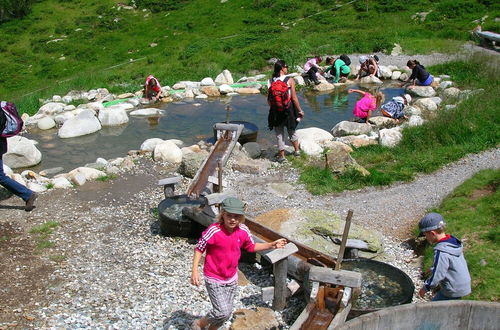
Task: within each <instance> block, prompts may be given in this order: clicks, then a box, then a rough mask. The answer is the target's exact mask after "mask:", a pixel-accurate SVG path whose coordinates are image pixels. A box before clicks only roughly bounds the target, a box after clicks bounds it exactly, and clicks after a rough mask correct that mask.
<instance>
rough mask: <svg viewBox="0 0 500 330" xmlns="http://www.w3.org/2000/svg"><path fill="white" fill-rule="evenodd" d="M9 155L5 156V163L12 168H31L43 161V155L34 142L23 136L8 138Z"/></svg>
mask: <svg viewBox="0 0 500 330" xmlns="http://www.w3.org/2000/svg"><path fill="white" fill-rule="evenodd" d="M7 146H8V148H7V153H5V154H4V155H3V162H4V164H6V165H7V166H9V167H10V168H22V167H31V166H35V165H36V164H38V163H40V162H41V161H42V153H41V152H40V150H38V149H37V148H36V146H35V144H34V143H33V141H32V140H29V139H27V138H25V137H23V136H19V135H17V136H13V137H10V138H7Z"/></svg>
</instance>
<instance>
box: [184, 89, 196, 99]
mask: <svg viewBox="0 0 500 330" xmlns="http://www.w3.org/2000/svg"><path fill="white" fill-rule="evenodd" d="M184 98H187V99H193V98H194V92H193V90H192V89H187V90H186V91H185V92H184Z"/></svg>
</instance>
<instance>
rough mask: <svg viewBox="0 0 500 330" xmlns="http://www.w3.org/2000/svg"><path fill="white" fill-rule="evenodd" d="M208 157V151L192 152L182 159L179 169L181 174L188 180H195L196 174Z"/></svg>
mask: <svg viewBox="0 0 500 330" xmlns="http://www.w3.org/2000/svg"><path fill="white" fill-rule="evenodd" d="M207 156H208V152H207V151H200V152H190V153H186V154H184V156H183V157H182V162H181V166H180V167H179V173H180V174H182V175H184V176H186V177H188V178H194V176H195V175H196V172H198V169H199V168H200V167H201V165H202V164H203V162H204V161H205V159H206V158H207Z"/></svg>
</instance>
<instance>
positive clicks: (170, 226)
mask: <svg viewBox="0 0 500 330" xmlns="http://www.w3.org/2000/svg"><path fill="white" fill-rule="evenodd" d="M201 203H202V199H201V198H200V199H190V198H188V197H187V195H177V196H172V197H169V198H166V199H164V200H162V201H161V202H160V204H158V216H159V220H160V233H161V234H162V235H165V236H181V237H196V235H198V234H199V233H200V227H201V225H198V223H196V222H194V221H192V220H191V219H189V218H188V217H186V216H184V215H182V209H183V208H184V207H192V206H198V205H200V204H201Z"/></svg>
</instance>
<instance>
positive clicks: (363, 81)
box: [360, 76, 382, 85]
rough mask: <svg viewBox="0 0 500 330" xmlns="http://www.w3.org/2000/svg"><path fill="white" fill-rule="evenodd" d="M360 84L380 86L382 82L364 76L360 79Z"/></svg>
mask: <svg viewBox="0 0 500 330" xmlns="http://www.w3.org/2000/svg"><path fill="white" fill-rule="evenodd" d="M360 84H377V85H380V84H382V80H380V79H378V78H377V77H375V76H366V77H363V78H361V80H360Z"/></svg>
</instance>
